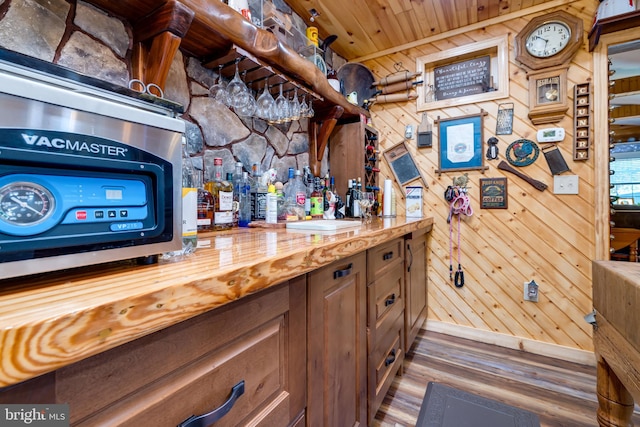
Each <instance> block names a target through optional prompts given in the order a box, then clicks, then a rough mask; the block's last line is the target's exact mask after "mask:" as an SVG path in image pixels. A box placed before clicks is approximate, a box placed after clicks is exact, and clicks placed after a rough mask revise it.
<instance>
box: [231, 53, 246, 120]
mask: <svg viewBox="0 0 640 427" xmlns="http://www.w3.org/2000/svg"><path fill="white" fill-rule="evenodd" d="M238 62H239V60H236V73H235V75H234V76H233V79H231V81H230V82H229V84H227V98H228V99H229V106H230V107H233V108H234V109H235V108H239V107H242V105H243V103H246V98H244V97H241V96H239V95H241V94H242V93H245V92H247V91H248V89H247V86H246V85H245V84H244V82H243V81H242V79H240V74H238Z"/></svg>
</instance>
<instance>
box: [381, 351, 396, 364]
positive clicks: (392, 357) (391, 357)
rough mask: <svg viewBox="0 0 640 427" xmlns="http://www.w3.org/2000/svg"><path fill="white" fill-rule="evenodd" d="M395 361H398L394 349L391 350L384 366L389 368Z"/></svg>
mask: <svg viewBox="0 0 640 427" xmlns="http://www.w3.org/2000/svg"><path fill="white" fill-rule="evenodd" d="M395 361H396V350H395V349H393V350H391V352H390V353H389V355H388V356H387V358H386V359H385V360H384V366H389V365H391V364H392V363H393V362H395Z"/></svg>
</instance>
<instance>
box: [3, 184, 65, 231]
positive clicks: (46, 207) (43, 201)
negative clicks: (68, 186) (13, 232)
mask: <svg viewBox="0 0 640 427" xmlns="http://www.w3.org/2000/svg"><path fill="white" fill-rule="evenodd" d="M54 207H55V199H54V197H53V195H52V194H51V192H50V191H49V190H47V189H46V188H45V187H43V186H42V185H40V184H36V183H33V182H12V183H9V184H7V185H5V186H4V187H2V188H0V221H3V222H6V223H8V224H12V225H16V226H23V227H27V226H31V225H35V224H39V223H41V222H43V221H45V220H46V219H47V218H49V217H50V216H51V214H52V213H53V210H54Z"/></svg>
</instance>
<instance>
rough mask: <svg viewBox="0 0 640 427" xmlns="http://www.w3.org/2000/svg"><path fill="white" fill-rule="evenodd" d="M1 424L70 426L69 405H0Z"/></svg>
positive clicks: (43, 426) (49, 426)
mask: <svg viewBox="0 0 640 427" xmlns="http://www.w3.org/2000/svg"><path fill="white" fill-rule="evenodd" d="M0 426H3V427H4V426H7V427H10V426H38V427H68V426H69V405H65V404H59V405H53V404H52V405H19V404H15V405H0Z"/></svg>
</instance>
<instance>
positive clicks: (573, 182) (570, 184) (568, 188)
mask: <svg viewBox="0 0 640 427" xmlns="http://www.w3.org/2000/svg"><path fill="white" fill-rule="evenodd" d="M553 194H578V175H554V177H553Z"/></svg>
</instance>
